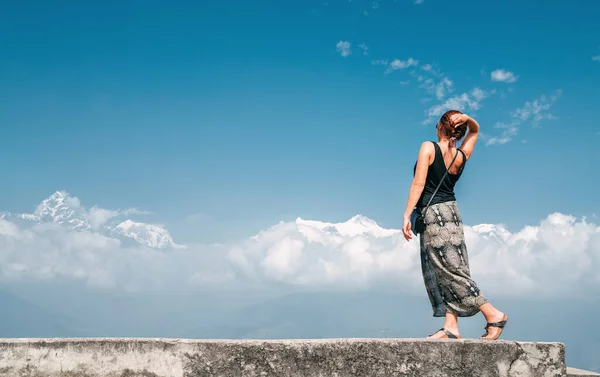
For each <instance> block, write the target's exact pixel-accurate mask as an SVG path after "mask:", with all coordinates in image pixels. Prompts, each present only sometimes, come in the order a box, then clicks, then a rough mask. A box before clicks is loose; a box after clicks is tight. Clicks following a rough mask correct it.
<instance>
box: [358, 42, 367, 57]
mask: <svg viewBox="0 0 600 377" xmlns="http://www.w3.org/2000/svg"><path fill="white" fill-rule="evenodd" d="M358 47H360V48H361V50H362V51H363V55H369V46H367V45H366V44H364V43H361V44H359V45H358Z"/></svg>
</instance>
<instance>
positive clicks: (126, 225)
mask: <svg viewBox="0 0 600 377" xmlns="http://www.w3.org/2000/svg"><path fill="white" fill-rule="evenodd" d="M115 233H117V234H120V235H123V236H125V237H129V238H132V239H134V240H135V241H137V242H138V243H140V244H142V245H145V246H148V247H153V248H157V249H164V248H177V249H179V248H183V246H181V245H177V244H175V242H173V238H171V235H170V234H169V232H168V231H167V230H166V229H165V228H162V227H160V226H158V225H152V224H145V223H139V222H135V221H132V220H125V221H123V222H122V223H120V224H119V225H117V226H116V227H115Z"/></svg>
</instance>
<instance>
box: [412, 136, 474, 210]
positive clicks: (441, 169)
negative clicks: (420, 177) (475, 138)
mask: <svg viewBox="0 0 600 377" xmlns="http://www.w3.org/2000/svg"><path fill="white" fill-rule="evenodd" d="M432 143H433V145H434V146H435V157H434V159H433V163H432V164H431V165H429V167H428V169H427V179H426V181H425V187H424V188H423V193H422V194H421V197H420V198H419V201H418V202H417V207H419V208H425V207H426V206H427V203H428V202H429V199H430V198H431V195H432V194H433V192H434V191H435V189H436V187H437V186H438V185H439V184H440V180H441V179H442V177H443V176H444V173H446V165H445V164H444V155H443V154H442V150H441V148H440V146H439V145H438V143H436V142H434V141H432ZM458 151H459V152H460V153H461V154H462V156H463V164H462V166H461V167H460V170H459V171H458V173H456V174H451V173H450V172H448V175H447V176H446V178H444V182H442V184H441V185H440V188H439V190H438V191H437V193H436V194H435V197H434V198H433V200H432V201H431V204H430V205H433V204H437V203H444V202H449V201H453V200H456V197H455V196H454V185H455V184H456V182H458V180H459V178H460V176H461V175H462V172H463V170H464V168H465V164H466V163H467V157H466V156H465V153H464V152H463V151H462V150H460V149H458ZM452 158H454V156H452ZM456 160H458V157H457V158H456ZM456 160H455V161H454V163H455V164H456ZM416 171H417V163H416V162H415V167H414V168H413V176H414V174H415V173H416Z"/></svg>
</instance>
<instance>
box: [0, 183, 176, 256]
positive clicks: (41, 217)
mask: <svg viewBox="0 0 600 377" xmlns="http://www.w3.org/2000/svg"><path fill="white" fill-rule="evenodd" d="M132 212H133V213H143V212H141V211H137V210H125V211H121V210H113V211H111V210H104V209H100V208H97V207H92V208H91V209H89V210H88V209H87V208H85V207H84V206H83V205H82V204H81V202H80V201H79V198H77V197H75V196H72V195H71V194H69V193H68V192H66V191H56V192H54V193H53V194H52V195H50V196H49V197H47V198H46V199H44V200H42V201H41V202H40V203H39V204H38V205H37V206H36V208H35V210H34V212H33V213H10V212H2V213H0V218H1V219H5V220H8V221H11V222H15V223H17V224H19V225H25V226H27V225H29V226H32V225H36V224H46V223H54V224H59V225H61V226H64V227H66V228H68V229H71V230H75V231H87V232H98V233H100V234H102V235H105V236H108V237H111V238H117V239H121V240H125V241H128V242H129V241H134V242H135V243H137V244H140V245H142V246H146V247H150V248H155V249H181V248H185V246H183V245H179V244H177V243H175V241H174V240H173V238H172V237H171V235H170V233H169V232H168V231H167V230H166V229H165V228H163V227H161V226H159V225H155V224H148V223H143V222H137V221H133V220H131V219H126V220H124V221H113V219H116V218H118V217H121V216H123V215H127V214H129V213H132Z"/></svg>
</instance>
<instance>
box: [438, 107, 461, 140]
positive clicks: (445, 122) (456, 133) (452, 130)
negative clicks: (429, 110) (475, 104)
mask: <svg viewBox="0 0 600 377" xmlns="http://www.w3.org/2000/svg"><path fill="white" fill-rule="evenodd" d="M454 114H462V113H461V112H460V111H458V110H448V111H446V112H445V113H444V115H442V117H441V118H440V120H439V121H438V124H437V125H436V127H437V126H438V125H439V126H441V129H442V134H443V135H445V136H447V137H449V138H450V139H451V140H460V139H462V138H463V137H464V136H465V134H466V133H467V125H466V124H461V125H460V126H458V127H454V125H453V124H452V122H451V121H450V117H451V116H452V115H454Z"/></svg>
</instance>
